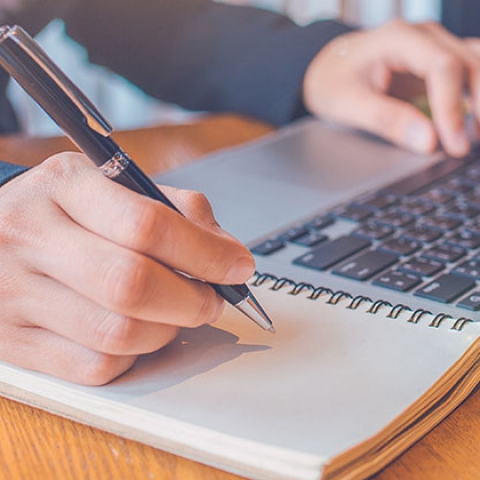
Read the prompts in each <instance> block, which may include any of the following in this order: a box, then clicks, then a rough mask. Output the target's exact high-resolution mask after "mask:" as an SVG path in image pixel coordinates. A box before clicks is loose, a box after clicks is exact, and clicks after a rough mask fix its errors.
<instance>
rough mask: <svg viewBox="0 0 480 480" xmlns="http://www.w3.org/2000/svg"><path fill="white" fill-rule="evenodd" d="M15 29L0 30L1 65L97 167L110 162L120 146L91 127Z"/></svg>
mask: <svg viewBox="0 0 480 480" xmlns="http://www.w3.org/2000/svg"><path fill="white" fill-rule="evenodd" d="M11 30H12V29H11V28H9V27H3V28H2V29H0V65H1V66H2V67H3V68H4V69H5V70H6V71H7V72H8V73H9V74H10V75H11V76H12V77H13V78H14V79H15V80H16V81H17V82H18V83H19V84H20V86H21V87H22V88H23V89H24V90H25V91H26V92H27V93H28V94H29V95H30V96H31V97H32V98H34V99H35V100H36V102H37V103H38V104H39V105H40V106H41V107H42V109H43V110H44V111H45V112H46V113H47V114H48V115H49V116H50V117H51V118H52V120H53V121H54V122H55V123H57V124H58V125H59V126H60V127H61V128H62V130H63V131H64V132H65V133H66V134H67V135H68V136H69V137H70V138H71V139H72V141H73V142H74V143H75V144H76V145H77V146H78V147H79V148H80V150H82V151H83V152H84V153H85V154H87V155H88V157H90V159H91V160H92V161H93V162H94V163H95V164H96V165H98V166H101V165H103V164H104V163H105V162H107V161H108V160H110V159H111V158H112V157H113V156H114V155H115V152H116V151H117V150H118V146H117V145H116V143H115V142H114V141H113V140H111V139H110V138H108V137H105V136H103V135H101V134H100V133H98V132H96V131H94V130H93V129H92V128H91V127H90V126H89V125H88V124H87V119H86V118H85V116H84V115H83V114H82V112H81V111H80V110H79V109H78V108H77V106H76V105H75V104H74V103H73V102H72V100H71V99H70V97H69V96H68V95H67V93H65V92H64V91H63V90H62V89H61V87H60V86H59V85H57V83H55V82H53V81H52V79H51V77H50V75H49V74H48V73H47V72H46V71H45V70H43V69H42V68H41V66H39V65H38V63H37V62H35V60H34V59H32V58H31V57H30V55H29V54H28V52H27V51H25V50H24V49H23V48H22V46H21V45H19V44H18V42H17V41H15V37H14V36H13V35H10V32H11Z"/></svg>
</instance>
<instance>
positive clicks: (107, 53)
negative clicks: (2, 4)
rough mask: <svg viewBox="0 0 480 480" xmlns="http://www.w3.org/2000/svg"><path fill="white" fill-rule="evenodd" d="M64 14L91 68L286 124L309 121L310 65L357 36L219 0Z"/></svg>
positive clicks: (161, 0) (145, 0)
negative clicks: (306, 87)
mask: <svg viewBox="0 0 480 480" xmlns="http://www.w3.org/2000/svg"><path fill="white" fill-rule="evenodd" d="M68 12H69V13H66V14H65V15H63V17H64V20H65V23H66V26H67V32H68V34H69V35H70V36H71V37H73V38H74V39H75V40H77V41H78V42H80V43H81V44H83V45H84V46H85V47H86V48H87V51H88V52H89V57H90V60H91V61H92V62H94V63H97V64H101V65H103V66H106V67H107V68H109V69H111V70H113V71H115V72H116V73H118V74H120V75H122V76H123V77H125V78H127V79H128V80H130V81H132V82H133V83H134V84H136V85H137V86H138V87H140V88H141V89H143V90H144V91H145V92H146V93H148V94H150V95H152V96H154V97H157V98H159V99H162V100H164V101H167V102H171V103H175V104H178V105H181V106H183V107H185V108H187V109H190V110H198V111H210V112H237V113H240V114H245V115H249V116H253V117H256V118H258V119H261V120H265V121H267V122H269V123H272V124H276V125H281V124H284V123H287V122H289V121H291V120H294V119H295V118H297V117H299V116H301V115H304V114H306V111H305V109H304V108H303V105H302V100H301V99H302V83H303V77H304V74H305V71H306V69H307V66H308V64H309V63H310V61H311V60H312V58H313V57H314V56H315V54H316V53H317V52H318V51H319V50H320V49H321V48H322V47H323V46H324V45H325V44H326V43H328V42H329V41H330V40H332V39H333V38H334V37H336V36H338V35H340V34H343V33H346V32H349V31H350V30H351V28H350V27H349V26H347V25H344V24H341V23H339V22H336V21H320V22H316V23H313V24H310V25H308V26H305V27H301V26H298V25H297V24H295V23H294V22H292V21H291V20H290V19H288V18H287V17H285V16H282V15H279V14H276V13H273V12H269V11H266V10H262V9H259V8H253V7H244V6H234V5H226V4H222V3H218V2H214V1H211V0H135V1H132V2H119V1H118V0H83V1H81V2H77V3H76V5H75V6H74V7H73V8H70V10H68Z"/></svg>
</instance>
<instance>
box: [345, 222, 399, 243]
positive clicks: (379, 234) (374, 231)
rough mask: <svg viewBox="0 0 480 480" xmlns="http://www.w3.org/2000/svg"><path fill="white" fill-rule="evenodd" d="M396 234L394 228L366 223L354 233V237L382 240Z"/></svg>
mask: <svg viewBox="0 0 480 480" xmlns="http://www.w3.org/2000/svg"><path fill="white" fill-rule="evenodd" d="M393 232H394V229H393V227H389V226H388V225H380V224H377V223H366V224H365V225H362V226H361V227H360V228H358V229H357V230H355V231H354V232H353V234H354V235H360V236H361V237H367V238H371V239H372V240H381V239H382V238H385V237H388V235H391V234H392V233H393Z"/></svg>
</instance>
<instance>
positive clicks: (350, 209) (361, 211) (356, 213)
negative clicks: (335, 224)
mask: <svg viewBox="0 0 480 480" xmlns="http://www.w3.org/2000/svg"><path fill="white" fill-rule="evenodd" d="M335 214H336V215H337V217H340V218H343V219H344V220H350V221H352V222H363V221H364V220H366V219H367V218H369V217H371V216H372V215H373V212H372V210H369V209H368V208H362V207H359V206H357V205H348V206H347V207H344V208H342V209H340V210H338V211H337V212H335Z"/></svg>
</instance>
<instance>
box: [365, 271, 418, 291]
mask: <svg viewBox="0 0 480 480" xmlns="http://www.w3.org/2000/svg"><path fill="white" fill-rule="evenodd" d="M421 281H422V279H421V278H420V277H417V276H416V275H413V274H412V273H405V272H400V271H399V270H391V271H389V272H386V273H384V274H383V275H380V277H378V278H377V279H376V280H374V281H373V284H374V285H378V286H379V287H385V288H390V289H391V290H397V291H398V292H407V291H408V290H411V289H412V288H414V287H416V286H417V285H418V284H419V283H421Z"/></svg>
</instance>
